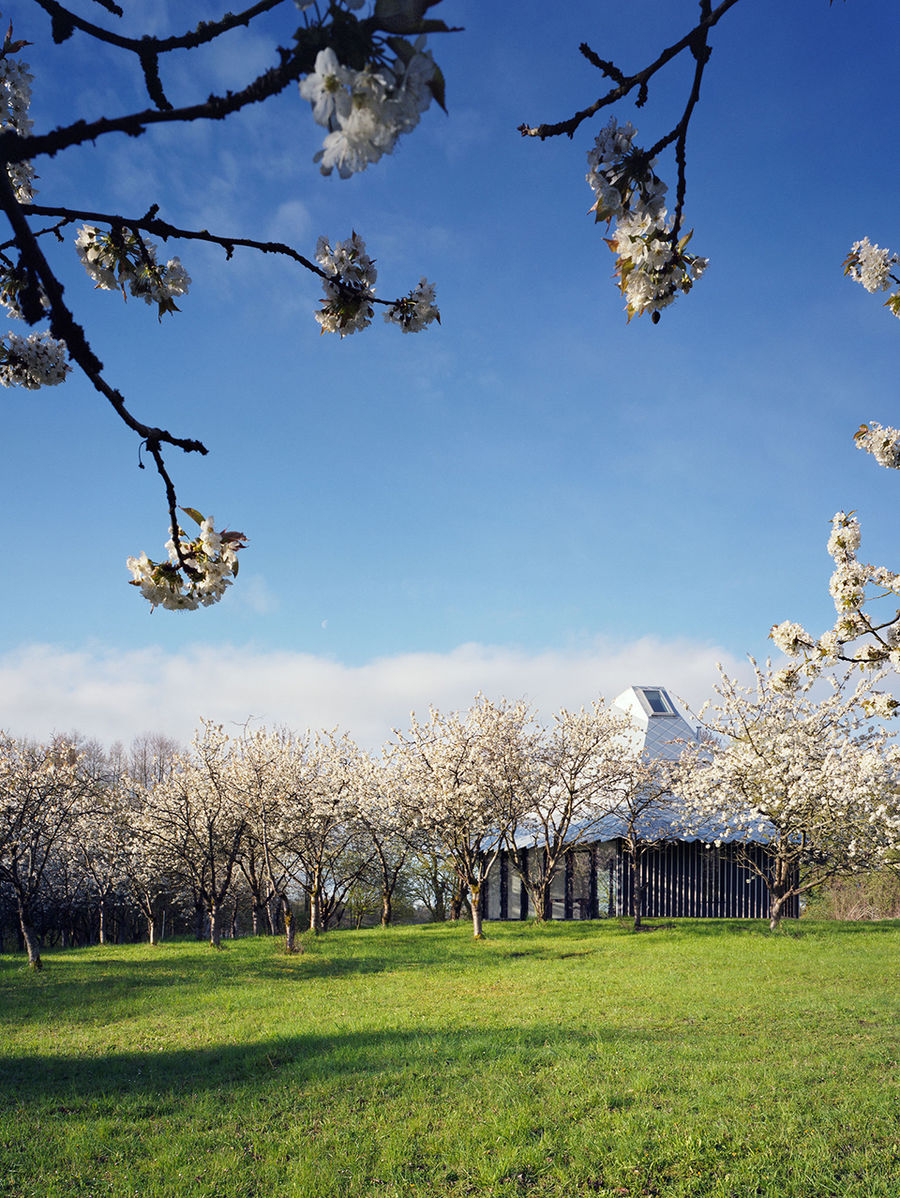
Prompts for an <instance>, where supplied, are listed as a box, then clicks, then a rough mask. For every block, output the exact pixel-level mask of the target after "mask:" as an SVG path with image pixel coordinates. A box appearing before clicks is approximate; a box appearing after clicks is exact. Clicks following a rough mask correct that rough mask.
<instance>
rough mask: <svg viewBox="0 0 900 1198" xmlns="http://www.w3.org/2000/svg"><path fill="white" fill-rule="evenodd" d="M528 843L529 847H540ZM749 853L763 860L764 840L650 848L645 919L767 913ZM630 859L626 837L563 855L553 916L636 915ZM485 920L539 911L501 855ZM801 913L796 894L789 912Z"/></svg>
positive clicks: (489, 885) (486, 894) (553, 891)
mask: <svg viewBox="0 0 900 1198" xmlns="http://www.w3.org/2000/svg"><path fill="white" fill-rule="evenodd" d="M542 851H543V850H542V849H531V850H529V852H531V853H535V852H542ZM748 854H752V855H753V856H754V858H755V859H756V860H757V861H758V862H759V863H760V864H762V863H763V862H764V861H765V858H766V856H767V851H766V848H765V846H764V845H740V846H738V845H735V844H724V845H722V846H720V847H718V848H716V847H715V846H708V845H705V844H702V843H701V842H700V841H672V842H670V843H668V844H664V845H661V846H660V847H659V848H657V849H653V850H650V851H648V852H647V853H646V854H645V855H644V858H643V860H642V863H641V872H642V875H643V882H644V887H645V889H644V910H643V915H644V916H646V917H647V918H650V919H654V918H666V917H669V918H679V917H690V918H695V919H706V918H709V919H767V918H768V915H769V895H768V891H767V890H766V888H765V885H764V884H763V882H762V880H761V879H760V878H758V877H757V876H756V874H754V873H753V872H752V871H751V870H749V869H748V868H747V867H746V866H745V865H743V864H742V863H741V860H740V857H741V856H746V855H748ZM631 873H632V867H631V859H630V858H629V856H628V854H627V853H626V852H625V851H624V848H623V845H622V841H621V840H612V841H604V842H601V843H598V844H593V845H590V846H587V845H586V846H584V847H579V848H577V849H575V850H573V851H571V852H568V853H566V855H565V859H564V863H563V865H562V866H561V867H560V869H558V870H557V872H556V875H555V876H554V878H553V881H552V884H551V890H550V903H549V910H548V911H547V912H546V916H547V918H550V919H603V918H606V917H609V916H627V915H629V914H631V910H630V903H631ZM483 896H484V897H483V903H484V915H485V917H486V918H487V919H526V918H529V917H533V916H534V915H535V910H534V906H533V904H532V903H531V902H530V900H529V899H528V896H527V892H526V891H525V888H524V886H523V885H522V882H521V879H520V878H519V876H518V874H517V873H516V871H515V870H514V869H513V867H512V864H511V862H510V861H509V859H508V856H507V854H506V853H501V854H500V856H499V858H498V860H497V862H496V863H495V865H494V868H493V869H492V870H491V873H490V875H489V876H488V883H487V887H486V888H485V891H484V892H483ZM785 915H786V916H787V917H788V918H796V917H797V916H798V915H799V904H798V902H797V899H796V898H794V899H793V900H791V902H790V903H789V904H788V908H787V910H786V911H785Z"/></svg>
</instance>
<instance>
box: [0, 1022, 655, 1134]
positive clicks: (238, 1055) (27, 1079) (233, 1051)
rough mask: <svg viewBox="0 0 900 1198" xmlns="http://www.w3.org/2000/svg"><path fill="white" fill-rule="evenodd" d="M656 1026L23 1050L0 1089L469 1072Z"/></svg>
mask: <svg viewBox="0 0 900 1198" xmlns="http://www.w3.org/2000/svg"><path fill="white" fill-rule="evenodd" d="M657 1038H658V1035H657V1033H655V1032H647V1031H629V1032H626V1033H623V1032H622V1031H621V1030H619V1029H610V1030H609V1031H604V1030H603V1029H602V1028H601V1029H593V1030H592V1031H591V1032H590V1033H586V1032H583V1031H572V1030H564V1029H562V1028H560V1027H558V1026H553V1025H549V1024H547V1025H538V1026H533V1027H529V1028H527V1029H523V1028H519V1027H516V1028H502V1027H501V1028H496V1027H494V1028H491V1029H484V1030H482V1029H477V1028H472V1029H445V1030H442V1031H438V1032H435V1031H430V1030H429V1031H423V1030H417V1029H413V1030H396V1029H395V1030H387V1031H365V1032H358V1031H347V1032H338V1033H331V1034H329V1035H323V1036H315V1035H298V1036H278V1037H272V1038H270V1039H267V1040H260V1041H257V1042H255V1043H250V1044H222V1045H216V1046H211V1047H203V1048H190V1049H173V1050H166V1051H161V1052H153V1051H149V1052H114V1053H108V1054H105V1055H102V1056H98V1055H92V1054H78V1055H76V1054H72V1055H69V1056H66V1055H65V1054H62V1053H61V1054H54V1055H47V1054H44V1055H21V1056H5V1057H0V1096H5V1098H6V1099H7V1101H10V1100H11V1101H12V1102H14V1103H15V1105H16V1106H17V1107H18V1108H20V1109H21V1108H23V1107H26V1106H31V1105H35V1104H38V1105H41V1106H45V1105H46V1104H47V1103H48V1102H50V1103H51V1104H52V1109H53V1111H54V1112H55V1113H60V1114H62V1113H65V1103H66V1102H78V1101H81V1100H84V1099H88V1100H91V1099H103V1098H104V1097H108V1098H116V1097H122V1096H123V1095H131V1096H137V1097H139V1096H141V1095H144V1096H146V1097H148V1098H153V1099H156V1100H158V1099H166V1098H169V1099H171V1100H173V1101H177V1100H178V1099H180V1098H184V1097H185V1096H187V1095H191V1094H196V1093H199V1092H202V1091H206V1090H215V1089H218V1088H220V1087H230V1086H235V1087H240V1086H242V1085H243V1084H245V1083H246V1084H248V1085H252V1086H253V1087H254V1088H255V1087H258V1086H259V1085H260V1082H261V1080H262V1079H264V1078H265V1079H267V1080H268V1081H269V1082H272V1083H275V1084H279V1083H280V1084H282V1085H290V1086H291V1087H295V1086H303V1085H305V1084H307V1083H311V1082H320V1081H325V1080H333V1079H334V1078H341V1077H346V1078H347V1079H348V1081H349V1079H351V1078H353V1077H358V1076H366V1077H372V1076H378V1075H384V1076H385V1077H394V1076H396V1075H397V1074H398V1073H400V1072H402V1071H403V1070H404V1069H410V1070H412V1071H413V1072H414V1073H415V1074H416V1075H421V1074H422V1073H433V1074H434V1075H435V1076H438V1077H442V1076H446V1075H447V1074H448V1073H450V1072H459V1071H462V1072H463V1073H464V1074H467V1073H468V1072H469V1071H470V1070H471V1069H473V1068H474V1067H475V1066H476V1063H479V1062H480V1063H481V1065H482V1066H483V1063H484V1062H485V1061H490V1063H491V1068H492V1071H497V1070H499V1071H502V1070H503V1069H504V1068H505V1067H506V1066H507V1065H510V1066H512V1065H513V1064H514V1063H515V1064H517V1065H518V1066H519V1067H521V1065H522V1063H523V1060H525V1061H528V1060H530V1061H537V1062H552V1061H554V1060H556V1059H558V1058H559V1057H561V1056H564V1055H566V1054H567V1053H569V1052H571V1051H572V1049H573V1048H576V1049H577V1048H578V1047H582V1048H584V1047H586V1046H589V1045H595V1044H597V1043H598V1042H604V1041H606V1042H609V1043H614V1042H615V1043H621V1042H622V1041H623V1040H627V1041H629V1042H631V1041H651V1040H656V1039H657Z"/></svg>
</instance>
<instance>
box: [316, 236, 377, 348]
mask: <svg viewBox="0 0 900 1198" xmlns="http://www.w3.org/2000/svg"><path fill="white" fill-rule="evenodd" d="M316 261H317V262H318V264H319V265H320V266H321V267H322V269H323V270H324V271H327V272H328V274H330V275H331V276H332V277H331V278H330V279H324V280H323V281H322V287H323V289H324V291H325V298H324V299H323V300H322V308H321V311H319V312H317V313H316V320H317V321H318V322H319V324H320V325H321V326H322V332H323V333H337V334H338V335H339V336H341V337H347V336H349V335H350V334H351V333H356V332H358V331H359V330H360V329H364V328H366V327H367V326H368V325H370V324H371V323H372V313H373V309H372V299H373V297H374V295H375V280H376V279H377V278H378V271H377V270H376V269H375V263H374V261H373V259H372V258H370V257H369V255H368V254H367V253H366V243H365V242H364V241H363V239H362V238H361V237H360V236H359V235H358V234H357V233H355V232H354V233H351V234H350V236H349V238H348V239H347V240H346V241H336V242H335V243H334V248H332V246H331V245H330V243H329V242H328V239H327V238H325V237H320V238H319V240H318V242H317V244H316Z"/></svg>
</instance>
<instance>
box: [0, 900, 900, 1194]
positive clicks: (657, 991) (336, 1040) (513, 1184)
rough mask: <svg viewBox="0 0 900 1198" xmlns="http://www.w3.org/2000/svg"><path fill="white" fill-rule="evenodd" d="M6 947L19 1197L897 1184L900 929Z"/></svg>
mask: <svg viewBox="0 0 900 1198" xmlns="http://www.w3.org/2000/svg"><path fill="white" fill-rule="evenodd" d="M487 932H488V936H489V939H487V940H486V941H484V942H482V943H475V942H473V941H472V939H471V930H470V929H469V928H467V927H466V926H464V925H462V926H452V925H438V926H426V927H405V928H397V929H392V930H389V931H382V930H380V929H377V930H373V931H363V932H337V933H330V934H329V935H327V936H325V937H323V938H321V939H320V940H319V941H317V942H310V941H309V940H308V939H307V938H304V942H305V945H306V951H305V953H304V954H303V955H302V956H295V957H286V956H284V955H283V954H282V953H281V952H280V946H279V945H276V944H273V943H272V942H271V941H267V940H250V939H247V940H239V941H237V942H234V943H229V944H228V946H227V947H226V948H225V949H224V951H222V952H220V953H216V952H214V951H213V950H211V949H209V948H208V947H206V946H205V945H200V944H195V943H184V942H181V943H171V944H163V945H161V946H160V947H158V948H156V949H151V948H149V947H148V946H129V947H109V946H108V947H106V948H92V949H79V950H70V951H68V952H59V953H53V952H50V953H47V954H46V957H45V968H44V970H43V972H42V973H38V974H34V973H30V972H29V971H28V970H27V968H25V966H24V964H23V960H22V958H17V957H12V956H5V957H0V1027H2V1044H0V1194H3V1195H15V1196H16V1198H19V1196H23V1198H24V1196H25V1195H28V1196H32V1195H33V1196H35V1198H37V1196H38V1195H40V1198H48V1196H53V1198H57V1196H58V1198H72V1196H75V1195H83V1196H87V1195H91V1196H95V1198H98V1196H100V1195H107V1194H113V1195H122V1196H124V1195H135V1196H140V1198H156V1196H162V1195H166V1196H174V1195H210V1196H212V1195H216V1196H217V1198H226V1196H227V1198H238V1196H240V1198H250V1196H251V1195H253V1196H256V1195H258V1196H259V1198H263V1196H265V1198H282V1196H286V1198H287V1196H290V1198H294V1196H296V1198H300V1196H302V1198H306V1196H309V1198H313V1196H325V1195H328V1196H329V1198H330V1196H334V1198H356V1196H358V1195H379V1196H383V1198H413V1196H424V1195H446V1196H451V1195H452V1196H457V1195H497V1196H499V1195H509V1196H510V1198H513V1196H516V1198H518V1196H526V1195H533V1196H535V1198H537V1196H540V1198H549V1196H551V1195H552V1196H553V1198H573V1196H575V1195H597V1194H600V1195H622V1196H625V1195H634V1196H638V1195H651V1196H655V1195H659V1196H663V1195H665V1196H672V1198H675V1196H679V1198H681V1196H684V1198H687V1196H688V1195H690V1196H692V1198H693V1196H696V1198H724V1196H726V1195H728V1196H734V1198H745V1196H748V1195H765V1196H767V1198H768V1196H771V1198H800V1196H802V1198H826V1196H830V1195H834V1196H838V1195H840V1196H841V1198H847V1196H856V1195H859V1196H862V1195H865V1196H867V1198H868V1196H871V1198H875V1196H879V1198H898V1196H900V1101H898V1099H900V1086H898V1078H900V1071H898V1059H900V1019H898V1014H900V998H898V993H900V924H897V923H884V924H829V923H811V922H805V921H804V922H802V923H800V924H796V925H793V926H791V927H789V928H788V929H787V930H786V931H785V932H782V933H780V934H771V933H769V932H768V930H767V929H766V928H765V927H764V925H762V924H756V923H740V922H728V921H722V922H719V921H709V922H703V921H683V922H678V923H677V924H675V925H672V926H669V927H664V928H660V929H658V930H655V931H652V932H649V933H646V934H643V935H633V934H631V933H630V932H629V931H628V929H627V926H626V925H624V924H623V925H620V924H618V923H615V922H602V923H571V924H554V925H551V926H548V927H545V928H540V927H534V926H532V925H519V924H489V925H487Z"/></svg>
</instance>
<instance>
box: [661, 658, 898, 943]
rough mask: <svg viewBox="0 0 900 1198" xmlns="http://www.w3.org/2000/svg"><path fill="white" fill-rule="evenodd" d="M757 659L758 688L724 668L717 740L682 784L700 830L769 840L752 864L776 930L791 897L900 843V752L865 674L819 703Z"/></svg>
mask: <svg viewBox="0 0 900 1198" xmlns="http://www.w3.org/2000/svg"><path fill="white" fill-rule="evenodd" d="M753 665H754V668H755V672H756V685H755V686H754V687H752V688H743V687H740V686H738V684H737V683H736V682H735V681H734V680H733V679H731V678H729V677H728V676H727V675H725V674H722V680H721V685H720V686H718V687H717V688H716V689H717V692H718V695H719V702H718V704H717V705H716V706H715V707H714V708H713V712H714V714H713V715H712V716H711V717H709V718H707V720H706V723H705V726H706V728H707V730H708V731H709V733H710V734H711V740H710V741H709V742H708V743H706V744H704V745H703V746H702V747H700V748H699V749H697V750H695V753H694V768H693V769H692V770H691V771H690V772H689V773H688V774H687V775H686V776H685V778H684V779H683V781H682V784H681V788H680V793H681V796H682V798H683V799H685V800H686V801H687V804H688V807H689V809H690V811H691V813H692V814H691V815H690V816H689V817H688V823H689V824H690V823H691V821H693V827H694V830H695V832H696V833H697V834H698V835H699V834H702V833H704V832H705V833H706V834H707V835H715V836H719V837H721V838H723V839H725V838H727V839H728V840H734V841H737V842H738V843H739V844H740V843H750V842H753V843H757V844H759V843H764V844H766V845H767V846H768V849H769V858H768V862H767V863H766V864H760V862H759V861H758V859H757V858H755V857H754V856H752V855H751V854H749V853H748V854H746V855H745V856H744V858H743V863H744V865H745V866H746V868H748V869H749V870H751V871H752V872H753V873H755V874H756V875H757V876H758V877H760V878H761V879H762V881H763V882H764V883H765V885H766V888H767V890H768V893H769V917H770V924H771V926H772V927H773V928H776V927H777V926H778V924H779V921H780V920H781V917H782V913H783V911H784V907H785V904H786V903H787V901H788V900H789V899H791V898H793V897H795V896H797V895H801V894H805V893H807V892H808V891H810V890H813V889H815V888H816V887H817V886H821V885H822V883H823V882H826V881H827V880H828V879H829V878H832V877H834V876H835V875H836V874H839V873H848V872H853V871H856V870H860V869H867V868H871V867H873V866H875V865H878V864H879V863H881V862H882V861H884V859H885V856H886V854H889V853H890V852H891V850H892V848H894V847H896V846H897V845H898V844H900V806H898V804H897V801H896V790H897V781H898V767H900V755H898V750H897V749H896V748H895V747H894V746H891V745H890V744H889V736H888V733H887V732H886V731H885V729H884V727H883V726H881V727H879V726H873V725H872V724H871V722H870V713H871V712H872V710H873V708H880V706H881V704H880V701H879V698H878V696H877V694H876V693H875V692H873V690H872V688H871V685H870V684H869V682H868V680H866V679H861V680H860V681H859V683H858V684H857V686H856V687H855V688H854V689H853V690H852V691H850V692H849V693H847V688H846V684H844V685H842V684H841V683H839V682H836V681H832V684H831V693H830V694H829V695H828V696H827V697H826V698H825V699H823V700H821V701H816V700H815V699H814V698H813V697H812V696H811V695H810V694H809V692H808V688H807V689H806V690H804V689H803V687H802V686H801V685H800V683H799V682H797V681H796V680H795V681H794V683H793V684H792V685H788V684H785V681H784V679H783V678H777V677H775V676H773V673H772V671H771V669H770V668H768V667H767V668H766V669H763V668H761V667H759V666H757V665H756V663H755V662H754V663H753ZM701 714H702V713H701ZM710 828H712V829H714V830H715V831H713V832H709V829H710Z"/></svg>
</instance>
